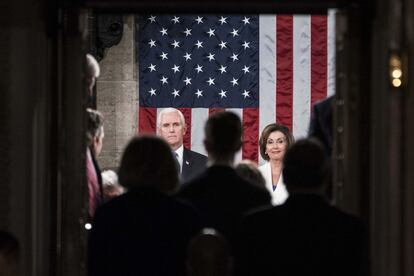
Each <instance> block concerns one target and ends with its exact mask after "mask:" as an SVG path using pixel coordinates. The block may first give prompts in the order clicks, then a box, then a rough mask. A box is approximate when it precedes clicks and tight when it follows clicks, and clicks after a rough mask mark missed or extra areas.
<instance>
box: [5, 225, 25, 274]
mask: <svg viewBox="0 0 414 276" xmlns="http://www.w3.org/2000/svg"><path fill="white" fill-rule="evenodd" d="M19 259H20V246H19V242H18V240H17V239H16V238H15V237H14V236H13V235H12V234H10V233H8V232H5V231H0V275H2V276H17V275H19V274H18V273H19Z"/></svg>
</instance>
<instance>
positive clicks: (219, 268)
mask: <svg viewBox="0 0 414 276" xmlns="http://www.w3.org/2000/svg"><path fill="white" fill-rule="evenodd" d="M232 269H233V258H232V256H231V254H230V245H229V244H228V242H227V240H226V239H225V238H224V237H223V235H221V234H220V233H218V232H217V231H216V230H215V229H213V228H204V229H203V230H202V231H201V232H200V233H198V234H197V235H195V236H194V237H193V238H192V239H191V242H190V245H189V247H188V253H187V275H188V276H230V275H232Z"/></svg>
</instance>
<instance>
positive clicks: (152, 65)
mask: <svg viewBox="0 0 414 276" xmlns="http://www.w3.org/2000/svg"><path fill="white" fill-rule="evenodd" d="M156 66H157V65H154V64H152V63H151V64H150V66H148V68H149V69H150V72H152V71H157V70H156V69H155V67H156Z"/></svg>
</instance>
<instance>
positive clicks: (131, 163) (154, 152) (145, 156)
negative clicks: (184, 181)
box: [118, 136, 178, 194]
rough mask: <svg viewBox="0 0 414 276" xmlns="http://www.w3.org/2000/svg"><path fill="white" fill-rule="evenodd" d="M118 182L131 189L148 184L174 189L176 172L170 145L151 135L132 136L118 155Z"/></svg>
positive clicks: (176, 184) (175, 186)
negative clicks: (119, 158) (119, 162)
mask: <svg viewBox="0 0 414 276" xmlns="http://www.w3.org/2000/svg"><path fill="white" fill-rule="evenodd" d="M118 178H119V183H120V184H121V185H122V186H124V187H126V188H128V189H129V190H133V189H134V188H137V187H142V186H147V187H148V186H151V187H154V188H156V189H157V190H159V191H161V192H164V193H167V194H171V193H174V192H175V191H176V190H177V188H178V173H177V168H176V164H175V162H174V157H173V155H172V152H171V149H170V147H169V146H168V145H167V143H166V142H164V140H162V139H160V138H158V137H155V136H140V137H135V138H133V139H132V140H131V141H130V142H129V144H128V146H127V147H126V149H125V151H124V154H123V156H122V160H121V165H120V168H119V172H118Z"/></svg>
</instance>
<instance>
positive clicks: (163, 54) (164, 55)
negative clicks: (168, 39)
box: [160, 52, 168, 60]
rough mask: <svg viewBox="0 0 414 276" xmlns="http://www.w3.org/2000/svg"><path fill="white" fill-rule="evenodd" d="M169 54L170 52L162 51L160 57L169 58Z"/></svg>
mask: <svg viewBox="0 0 414 276" xmlns="http://www.w3.org/2000/svg"><path fill="white" fill-rule="evenodd" d="M167 56H168V53H164V52H162V53H161V55H160V57H161V58H162V60H164V59H168V57H167Z"/></svg>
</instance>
